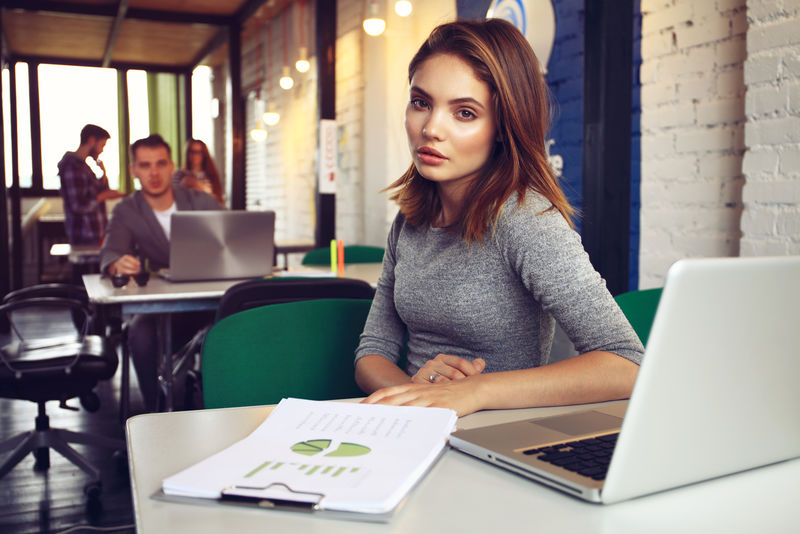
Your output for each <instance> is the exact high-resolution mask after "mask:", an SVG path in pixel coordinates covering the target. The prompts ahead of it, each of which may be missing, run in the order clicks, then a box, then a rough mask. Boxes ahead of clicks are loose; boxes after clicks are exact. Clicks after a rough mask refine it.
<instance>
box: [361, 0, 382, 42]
mask: <svg viewBox="0 0 800 534" xmlns="http://www.w3.org/2000/svg"><path fill="white" fill-rule="evenodd" d="M361 25H362V26H363V27H364V31H365V32H367V35H371V36H373V37H376V36H378V35H380V34H382V33H383V31H384V30H385V29H386V19H385V18H384V17H383V16H382V15H381V8H380V4H379V3H378V0H367V7H366V16H365V17H364V22H362V23H361Z"/></svg>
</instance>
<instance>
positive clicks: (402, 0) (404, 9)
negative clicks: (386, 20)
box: [394, 0, 414, 17]
mask: <svg viewBox="0 0 800 534" xmlns="http://www.w3.org/2000/svg"><path fill="white" fill-rule="evenodd" d="M413 10H414V6H412V5H411V2H409V1H408V0H397V2H395V4H394V12H395V13H397V14H398V15H399V16H401V17H407V16H409V15H410V14H411V12H412V11H413Z"/></svg>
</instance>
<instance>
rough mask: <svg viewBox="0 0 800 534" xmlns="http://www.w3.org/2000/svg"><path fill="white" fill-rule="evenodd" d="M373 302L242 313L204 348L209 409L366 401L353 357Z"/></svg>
mask: <svg viewBox="0 0 800 534" xmlns="http://www.w3.org/2000/svg"><path fill="white" fill-rule="evenodd" d="M371 303H372V301H371V300H354V299H323V300H308V301H300V302H287V303H284V304H273V305H268V306H262V307H260V308H253V309H250V310H246V311H243V312H239V313H235V314H233V315H230V316H228V317H226V318H225V319H222V320H221V321H220V322H218V323H217V324H215V325H214V326H213V327H212V328H211V330H209V332H208V335H206V339H205V343H204V344H203V355H202V382H203V402H204V405H205V407H206V408H226V407H231V406H253V405H259V404H275V403H277V402H279V401H280V400H281V399H282V398H284V397H299V398H304V399H313V400H326V399H343V398H348V397H360V396H363V395H364V393H363V392H362V391H361V389H360V388H359V387H358V385H357V384H356V382H355V378H354V366H353V357H354V353H355V349H356V346H357V345H358V339H359V335H360V334H361V331H362V330H363V328H364V323H365V322H366V319H367V313H369V308H370V305H371Z"/></svg>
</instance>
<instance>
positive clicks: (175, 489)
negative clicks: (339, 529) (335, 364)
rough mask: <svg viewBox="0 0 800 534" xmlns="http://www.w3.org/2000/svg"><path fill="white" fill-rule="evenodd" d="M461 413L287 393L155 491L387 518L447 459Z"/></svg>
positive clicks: (172, 497)
mask: <svg viewBox="0 0 800 534" xmlns="http://www.w3.org/2000/svg"><path fill="white" fill-rule="evenodd" d="M455 421H456V414H455V412H454V411H452V410H446V409H443V408H421V407H413V406H412V407H409V406H384V405H366V404H355V403H341V402H334V401H309V400H302V399H284V400H282V401H281V403H280V404H279V405H278V406H277V407H276V408H275V409H274V410H273V411H272V413H271V414H270V416H269V417H268V418H267V419H266V420H264V422H262V423H261V424H260V425H259V426H258V427H256V429H254V430H253V431H252V432H251V433H250V434H249V435H248V436H247V437H245V438H244V439H241V440H239V441H237V442H235V443H234V444H232V445H230V446H228V447H227V448H225V449H222V450H220V451H218V452H216V453H215V454H212V455H211V456H208V457H206V458H205V459H203V460H201V461H199V462H197V463H195V464H192V465H190V466H189V467H186V468H184V469H182V470H181V471H179V472H177V473H175V474H174V475H172V476H170V477H167V478H165V479H163V480H162V487H161V488H160V490H159V491H157V492H156V493H155V494H154V495H153V496H152V497H153V498H155V499H159V500H166V501H173V502H182V503H195V504H198V503H213V504H223V505H228V504H230V505H243V506H249V507H253V508H259V509H264V510H279V511H292V512H300V513H308V514H319V515H321V516H325V517H333V518H342V519H353V520H358V521H369V522H386V521H389V520H390V519H391V518H392V517H393V516H394V515H395V514H396V512H397V510H398V509H399V508H400V506H401V504H402V503H403V502H404V501H405V500H406V498H407V496H408V494H409V493H410V492H411V491H412V490H413V489H414V488H415V487H416V486H417V484H418V483H419V482H420V480H422V479H423V478H424V477H425V476H426V475H427V474H428V473H429V472H430V470H431V468H432V466H433V465H435V464H436V462H437V461H438V460H439V459H440V458H441V455H442V454H443V453H444V451H445V450H446V448H447V445H446V439H447V436H449V434H450V432H451V431H452V429H453V427H454V426H455ZM310 438H314V439H310ZM323 438H325V439H323ZM165 490H166V491H165Z"/></svg>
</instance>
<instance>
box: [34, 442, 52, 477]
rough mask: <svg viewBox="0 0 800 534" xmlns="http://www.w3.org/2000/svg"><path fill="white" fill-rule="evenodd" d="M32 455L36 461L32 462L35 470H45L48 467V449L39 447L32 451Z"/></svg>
mask: <svg viewBox="0 0 800 534" xmlns="http://www.w3.org/2000/svg"><path fill="white" fill-rule="evenodd" d="M33 457H34V458H35V459H36V461H35V462H34V464H33V469H34V470H35V471H46V470H47V469H50V449H49V448H47V447H39V448H38V449H35V450H34V451H33Z"/></svg>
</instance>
